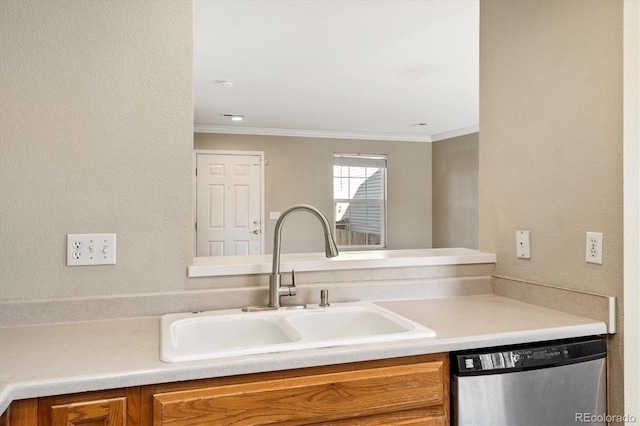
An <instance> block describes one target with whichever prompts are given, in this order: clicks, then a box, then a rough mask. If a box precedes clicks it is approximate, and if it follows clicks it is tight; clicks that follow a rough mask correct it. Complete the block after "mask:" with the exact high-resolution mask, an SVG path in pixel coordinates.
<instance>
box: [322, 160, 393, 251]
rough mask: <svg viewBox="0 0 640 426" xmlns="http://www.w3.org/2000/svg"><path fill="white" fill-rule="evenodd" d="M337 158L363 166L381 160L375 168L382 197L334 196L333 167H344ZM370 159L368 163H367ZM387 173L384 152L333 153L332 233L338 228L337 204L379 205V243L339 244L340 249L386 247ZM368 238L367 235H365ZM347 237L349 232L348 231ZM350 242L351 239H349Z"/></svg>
mask: <svg viewBox="0 0 640 426" xmlns="http://www.w3.org/2000/svg"><path fill="white" fill-rule="evenodd" d="M338 159H349V160H354V161H353V162H354V163H362V164H363V167H372V168H373V167H376V166H375V164H374V163H375V162H382V163H383V164H382V165H380V166H378V167H377V168H378V169H379V170H380V171H381V173H382V188H381V190H382V198H336V192H335V179H336V173H335V167H336V166H342V167H345V165H344V164H337V161H338ZM368 160H371V161H370V164H367V163H368ZM346 167H358V166H355V165H351V166H350V165H348V164H347V165H346ZM387 173H388V160H387V155H386V154H356V153H342V152H336V153H334V155H333V165H332V174H331V175H332V198H333V232H334V235H337V230H338V220H337V211H338V208H337V207H338V204H340V203H346V204H350V205H351V204H363V205H367V204H369V205H371V204H377V205H379V206H380V215H381V218H380V243H379V244H347V245H344V244H339V243H338V241H336V243H337V244H338V248H339V249H340V250H344V251H349V250H382V249H386V247H387V211H388V208H387V204H388V196H387ZM367 238H368V237H367ZM349 239H351V238H350V233H349ZM349 242H351V241H349Z"/></svg>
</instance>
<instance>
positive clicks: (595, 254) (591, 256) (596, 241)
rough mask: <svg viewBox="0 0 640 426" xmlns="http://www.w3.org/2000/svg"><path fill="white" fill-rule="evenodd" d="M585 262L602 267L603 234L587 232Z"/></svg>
mask: <svg viewBox="0 0 640 426" xmlns="http://www.w3.org/2000/svg"><path fill="white" fill-rule="evenodd" d="M585 260H586V261H587V263H596V264H598V265H602V233H600V232H587V251H586V253H585Z"/></svg>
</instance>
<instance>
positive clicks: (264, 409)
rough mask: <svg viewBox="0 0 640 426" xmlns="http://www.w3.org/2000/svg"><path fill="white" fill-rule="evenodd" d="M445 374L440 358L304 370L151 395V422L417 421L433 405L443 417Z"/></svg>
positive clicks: (198, 423)
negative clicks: (399, 416)
mask: <svg viewBox="0 0 640 426" xmlns="http://www.w3.org/2000/svg"><path fill="white" fill-rule="evenodd" d="M363 364H366V363H363ZM446 370H448V369H447V368H446V361H445V360H444V359H436V360H430V361H423V362H414V363H409V364H402V365H388V366H383V367H379V366H372V367H371V368H361V367H360V368H359V369H355V370H353V371H338V372H325V371H322V370H321V371H320V372H316V373H314V371H313V369H309V371H308V373H307V374H306V375H304V376H297V377H296V376H294V377H284V378H270V379H268V380H256V381H251V382H245V383H232V384H223V385H220V386H208V387H205V388H200V389H186V390H177V391H173V392H162V393H156V394H154V395H153V403H152V404H153V424H154V425H169V424H170V425H205V424H206V425H213V424H220V425H222V424H224V425H233V424H237V425H242V424H254V425H266V424H276V423H277V424H282V425H304V424H311V423H316V424H317V423H323V422H334V421H335V422H338V423H339V421H340V420H343V419H353V418H362V417H369V416H372V417H371V423H369V424H375V423H374V418H375V417H380V416H382V417H387V414H389V413H396V412H402V411H406V412H407V415H410V413H411V412H412V413H413V414H411V416H413V417H414V418H417V417H419V416H420V415H426V414H429V413H432V411H429V410H426V411H425V409H427V408H428V407H434V406H439V407H440V409H439V410H438V411H437V412H439V413H441V414H444V412H443V411H444V409H443V408H442V407H443V406H444V405H445V403H448V401H447V399H448V392H447V391H446V389H447V388H446V386H445V384H446V383H447V380H446V377H445V374H447V375H448V372H447V371H446ZM421 412H422V414H420V413H421ZM445 417H446V416H445ZM352 424H353V423H352ZM380 424H382V423H380ZM398 424H401V423H398ZM407 424H411V423H407ZM422 424H424V423H422Z"/></svg>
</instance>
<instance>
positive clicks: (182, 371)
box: [0, 295, 607, 413]
mask: <svg viewBox="0 0 640 426" xmlns="http://www.w3.org/2000/svg"><path fill="white" fill-rule="evenodd" d="M376 303H377V304H379V305H381V306H383V307H385V308H387V309H391V310H392V311H394V312H396V313H398V314H400V315H403V316H405V317H407V318H409V319H411V320H413V321H416V322H418V323H420V324H423V325H425V326H427V327H429V328H431V329H433V330H434V331H435V332H436V337H434V338H429V339H420V340H411V341H405V342H394V343H384V344H366V345H353V346H343V347H333V348H322V349H312V350H301V351H293V352H286V353H285V352H283V353H275V354H264V355H251V356H242V357H235V358H227V359H217V360H212V361H197V362H184V363H174V364H171V363H164V362H162V361H160V359H159V317H157V316H154V317H143V318H128V319H117V320H103V321H86V322H70V323H59V324H45V325H29V326H13V327H2V328H0V413H1V412H3V411H4V410H5V409H6V407H8V405H9V404H10V402H11V401H12V400H16V399H25V398H34V397H40V396H50V395H58V394H66V393H75V392H83V391H89V390H99V389H113V388H120V387H127V386H140V385H147V384H155V383H165V382H174V381H181V380H191V379H200V378H207V377H219V376H228V375H238V374H247V373H255V372H262V371H277V370H284V369H290V368H302V367H311V366H318V365H329V364H338V363H346V362H356V361H366V360H372V359H380V358H392V357H400V356H410V355H419V354H427V353H436V352H449V351H454V350H461V349H471V348H480V347H489V346H499V345H508V344H517V343H525V342H534V341H542V340H551V339H560V338H569V337H578V336H586V335H593V334H605V333H607V326H606V324H605V323H604V322H600V321H596V320H591V319H588V318H584V317H581V316H576V315H571V314H567V313H563V312H559V311H555V310H551V309H547V308H542V307H539V306H535V305H531V304H527V303H523V302H519V301H516V300H512V299H508V298H505V297H501V296H493V295H482V296H468V297H452V298H444V299H422V300H402V301H389V302H376Z"/></svg>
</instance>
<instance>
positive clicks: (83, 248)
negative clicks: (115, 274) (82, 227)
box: [67, 234, 116, 266]
mask: <svg viewBox="0 0 640 426" xmlns="http://www.w3.org/2000/svg"><path fill="white" fill-rule="evenodd" d="M115 264H116V234H67V266H82V265H115Z"/></svg>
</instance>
